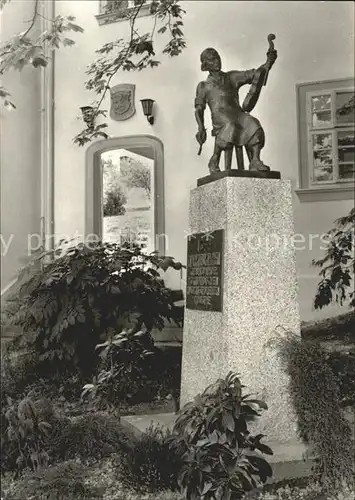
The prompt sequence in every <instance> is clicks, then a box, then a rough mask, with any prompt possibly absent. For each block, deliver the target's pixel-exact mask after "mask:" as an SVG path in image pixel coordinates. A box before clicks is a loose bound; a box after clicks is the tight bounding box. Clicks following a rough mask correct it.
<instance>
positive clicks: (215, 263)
mask: <svg viewBox="0 0 355 500" xmlns="http://www.w3.org/2000/svg"><path fill="white" fill-rule="evenodd" d="M222 270H223V229H218V230H216V231H211V232H208V233H195V234H191V235H190V236H189V238H188V243H187V274H186V279H187V283H186V308H187V309H197V310H201V311H219V312H221V311H222V309H223V300H222V299H223V289H222V285H223V284H222Z"/></svg>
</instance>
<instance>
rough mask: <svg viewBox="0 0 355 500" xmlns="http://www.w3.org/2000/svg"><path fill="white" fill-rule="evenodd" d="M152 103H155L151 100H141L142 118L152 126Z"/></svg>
mask: <svg viewBox="0 0 355 500" xmlns="http://www.w3.org/2000/svg"><path fill="white" fill-rule="evenodd" d="M154 102H155V101H153V99H141V103H142V108H143V113H144V116H146V117H147V120H148V122H149V123H150V124H151V125H153V123H154V116H153V104H154Z"/></svg>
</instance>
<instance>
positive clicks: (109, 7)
mask: <svg viewBox="0 0 355 500" xmlns="http://www.w3.org/2000/svg"><path fill="white" fill-rule="evenodd" d="M151 3H152V0H146V1H144V2H143V5H142V7H141V9H140V11H139V13H138V17H141V16H147V15H149V14H150V4H151ZM135 5H136V2H135V0H99V15H98V16H96V18H97V20H98V22H99V24H108V23H114V22H117V21H122V20H124V19H125V18H126V16H127V12H129V11H130V10H131V9H133V8H134V7H135Z"/></svg>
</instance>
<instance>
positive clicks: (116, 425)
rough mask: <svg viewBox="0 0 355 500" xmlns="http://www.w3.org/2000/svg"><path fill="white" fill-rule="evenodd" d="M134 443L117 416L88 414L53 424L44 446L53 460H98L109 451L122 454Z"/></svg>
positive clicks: (109, 452)
mask: <svg viewBox="0 0 355 500" xmlns="http://www.w3.org/2000/svg"><path fill="white" fill-rule="evenodd" d="M134 442H135V437H134V435H133V434H132V433H131V432H130V431H129V430H128V429H127V428H125V427H124V426H123V425H122V424H121V423H120V421H119V419H118V417H115V416H113V415H111V416H109V415H104V414H89V415H83V416H81V417H78V418H77V419H74V420H69V419H66V420H65V421H62V423H61V425H57V426H55V427H54V429H53V432H52V434H51V436H50V439H49V440H48V444H47V445H48V449H49V450H50V455H51V457H52V458H53V461H54V462H57V461H62V460H69V459H74V458H80V459H82V460H85V459H92V460H99V459H101V458H103V457H105V456H108V455H110V454H111V453H126V452H128V450H130V449H131V448H132V446H133V445H134Z"/></svg>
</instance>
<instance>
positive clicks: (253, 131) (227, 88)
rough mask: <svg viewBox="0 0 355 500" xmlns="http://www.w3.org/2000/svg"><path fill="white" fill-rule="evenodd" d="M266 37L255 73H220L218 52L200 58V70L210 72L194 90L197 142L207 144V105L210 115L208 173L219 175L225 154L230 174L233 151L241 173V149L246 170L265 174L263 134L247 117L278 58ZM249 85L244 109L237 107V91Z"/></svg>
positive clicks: (209, 51)
mask: <svg viewBox="0 0 355 500" xmlns="http://www.w3.org/2000/svg"><path fill="white" fill-rule="evenodd" d="M274 39H275V35H269V36H268V41H269V50H268V52H267V60H266V63H265V64H263V65H261V66H260V67H259V68H258V69H256V70H255V69H251V70H247V71H228V72H223V71H221V68H222V63H221V58H220V56H219V54H218V52H217V51H216V50H215V49H212V48H208V49H206V50H204V51H203V52H202V54H201V70H202V71H209V76H208V78H207V80H205V81H204V82H200V83H199V84H198V86H197V89H196V99H195V117H196V121H197V124H198V132H197V134H196V139H197V142H198V143H199V144H200V150H199V152H198V154H200V153H201V149H202V145H203V144H204V143H205V142H206V139H207V134H206V129H205V125H204V111H205V108H206V104H208V107H209V108H210V111H211V115H212V125H213V130H212V135H213V136H214V137H215V138H216V139H215V145H214V152H213V155H212V158H211V159H210V161H209V164H208V167H209V170H210V173H211V174H212V173H214V172H220V168H219V161H220V157H221V153H222V151H225V169H226V170H230V169H231V164H232V155H233V149H235V152H236V159H237V165H238V169H240V170H244V158H243V147H245V149H246V153H247V156H248V158H249V161H250V165H249V170H256V171H268V170H270V167H268V166H267V165H264V163H263V162H262V161H261V159H260V152H261V150H262V148H263V147H264V145H265V134H264V130H263V128H262V126H261V124H260V122H259V120H257V119H256V118H254V117H253V116H251V115H250V114H249V112H250V111H252V109H253V108H254V106H255V104H256V103H257V100H258V98H259V95H260V92H261V89H262V87H263V86H264V85H265V84H266V81H267V76H268V73H269V71H270V69H271V67H272V66H273V64H274V62H275V61H276V58H277V52H276V50H275V48H274V44H273V40H274ZM246 84H250V85H251V87H250V90H249V93H248V95H247V96H246V98H245V100H244V102H243V105H242V106H240V104H239V95H238V91H239V88H240V87H241V86H242V85H246Z"/></svg>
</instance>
